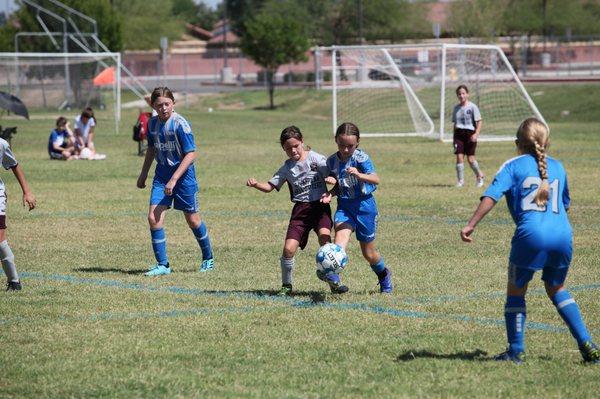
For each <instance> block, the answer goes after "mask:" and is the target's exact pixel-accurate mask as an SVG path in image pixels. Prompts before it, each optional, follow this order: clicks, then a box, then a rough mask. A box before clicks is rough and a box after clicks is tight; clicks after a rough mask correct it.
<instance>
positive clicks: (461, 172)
mask: <svg viewBox="0 0 600 399" xmlns="http://www.w3.org/2000/svg"><path fill="white" fill-rule="evenodd" d="M456 178H457V179H458V181H465V164H464V163H457V164H456Z"/></svg>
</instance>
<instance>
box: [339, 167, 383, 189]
mask: <svg viewBox="0 0 600 399" xmlns="http://www.w3.org/2000/svg"><path fill="white" fill-rule="evenodd" d="M346 172H347V173H348V174H349V175H351V176H354V177H356V178H357V179H358V180H360V181H363V182H365V183H371V184H375V185H377V184H379V182H380V179H379V176H378V175H377V173H375V172H373V173H360V171H359V170H358V169H357V168H355V167H352V166H351V167H349V168H348V169H346Z"/></svg>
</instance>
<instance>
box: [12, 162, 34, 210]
mask: <svg viewBox="0 0 600 399" xmlns="http://www.w3.org/2000/svg"><path fill="white" fill-rule="evenodd" d="M10 169H11V170H12V172H13V173H14V174H15V177H16V178H17V181H18V182H19V185H20V186H21V190H22V191H23V206H25V205H27V207H28V208H29V210H32V209H33V208H35V197H34V196H33V194H32V193H31V190H30V189H29V184H27V180H26V179H25V172H23V169H22V168H21V165H19V164H16V165H15V166H13V167H11V168H10Z"/></svg>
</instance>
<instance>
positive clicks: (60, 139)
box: [48, 116, 75, 161]
mask: <svg viewBox="0 0 600 399" xmlns="http://www.w3.org/2000/svg"><path fill="white" fill-rule="evenodd" d="M73 140H74V137H73V132H72V131H71V129H70V127H69V122H68V121H67V118H65V117H63V116H61V117H59V118H58V119H57V120H56V129H54V130H52V132H51V133H50V137H49V138H48V154H49V155H50V159H58V160H63V161H70V160H72V159H73V153H74V149H75V148H74V145H73Z"/></svg>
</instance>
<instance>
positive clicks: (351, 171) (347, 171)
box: [346, 166, 360, 177]
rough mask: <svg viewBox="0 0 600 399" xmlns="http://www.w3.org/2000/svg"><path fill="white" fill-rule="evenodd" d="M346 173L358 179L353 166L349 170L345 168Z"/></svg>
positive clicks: (356, 171) (357, 173)
mask: <svg viewBox="0 0 600 399" xmlns="http://www.w3.org/2000/svg"><path fill="white" fill-rule="evenodd" d="M346 173H348V174H349V175H350V176H356V177H358V175H359V174H360V172H359V171H358V169H356V168H355V167H354V166H350V167H349V168H346Z"/></svg>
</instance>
